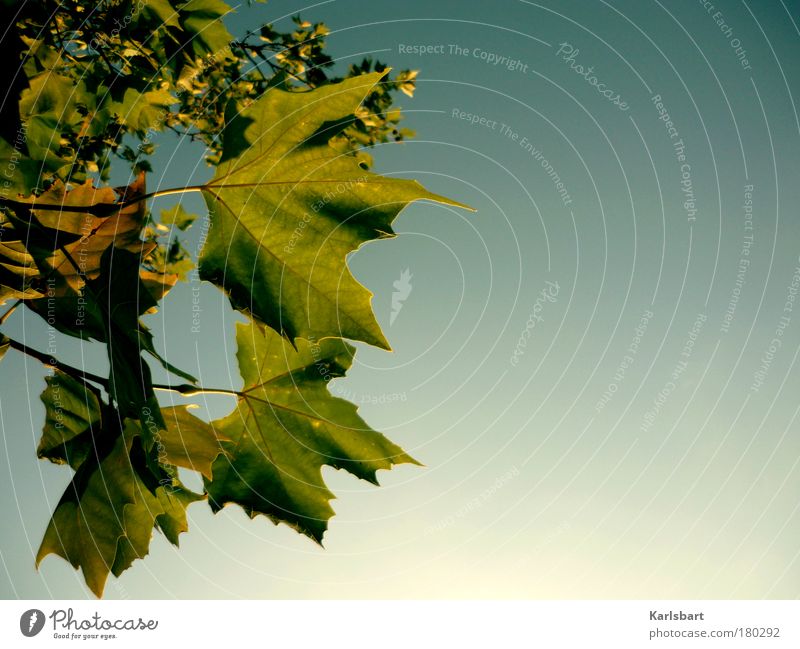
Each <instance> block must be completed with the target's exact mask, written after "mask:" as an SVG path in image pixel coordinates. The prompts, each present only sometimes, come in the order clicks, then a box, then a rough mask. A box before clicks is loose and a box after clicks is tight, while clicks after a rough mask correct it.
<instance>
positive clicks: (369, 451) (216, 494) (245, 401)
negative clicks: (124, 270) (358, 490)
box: [206, 324, 418, 542]
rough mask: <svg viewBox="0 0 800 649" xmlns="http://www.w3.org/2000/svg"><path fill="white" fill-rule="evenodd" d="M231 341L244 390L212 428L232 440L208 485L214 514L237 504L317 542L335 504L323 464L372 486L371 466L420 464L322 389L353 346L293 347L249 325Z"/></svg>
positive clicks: (347, 361) (343, 367) (340, 370)
mask: <svg viewBox="0 0 800 649" xmlns="http://www.w3.org/2000/svg"><path fill="white" fill-rule="evenodd" d="M236 340H237V344H238V351H237V359H238V362H239V370H240V372H241V374H242V378H243V379H244V388H243V390H242V392H241V394H240V397H239V400H238V403H237V407H236V409H235V410H234V411H233V412H232V413H231V414H229V415H228V416H227V417H225V418H223V419H221V420H218V421H215V422H212V425H213V426H214V428H215V429H216V430H217V431H219V432H220V433H222V434H223V435H225V436H226V437H228V438H230V440H231V442H230V443H229V444H227V445H226V451H227V454H226V455H225V456H220V457H219V458H218V459H217V460H216V462H214V465H213V466H212V475H213V477H212V479H211V480H208V481H206V491H207V492H208V496H209V503H210V505H211V507H212V509H214V510H218V509H220V508H222V507H223V506H224V505H225V504H226V503H236V504H238V505H240V506H241V507H242V508H244V510H245V511H246V512H247V513H248V514H250V516H253V517H254V516H256V515H257V514H264V515H265V516H267V517H268V518H269V519H271V520H272V521H273V522H274V523H276V524H277V523H279V522H283V523H286V524H288V525H289V526H291V527H293V528H295V529H296V530H298V531H299V532H302V533H304V534H306V535H308V536H310V537H311V538H313V539H314V540H316V541H317V542H321V541H322V536H323V534H324V532H325V530H326V528H327V524H328V519H329V518H330V517H331V516H332V515H333V509H332V508H331V506H330V502H329V501H330V500H331V499H332V498H333V497H334V496H333V494H332V493H331V492H330V491H329V490H328V488H327V486H326V485H325V482H324V481H323V479H322V467H323V466H324V465H328V466H331V467H334V468H337V469H345V470H347V471H349V472H350V473H352V474H353V475H355V476H357V477H359V478H362V479H364V480H368V481H370V482H372V483H374V484H377V479H376V472H377V471H378V469H390V468H391V467H392V466H393V465H395V464H402V463H412V464H418V463H417V462H416V460H414V459H413V458H411V457H410V456H409V455H407V454H406V453H405V452H404V451H403V450H402V449H401V448H400V447H398V446H397V445H395V444H393V443H392V442H390V441H389V440H388V439H386V438H385V437H384V436H383V435H381V434H380V433H377V432H375V431H374V430H372V429H371V428H370V427H369V426H368V425H367V424H366V423H364V421H363V420H362V419H361V417H359V416H358V413H357V408H356V406H355V405H354V404H352V403H350V402H349V401H345V400H344V399H339V398H336V397H334V396H332V395H331V394H330V392H329V391H328V388H327V383H328V381H329V380H330V379H332V378H335V377H340V376H343V375H344V374H345V372H346V371H347V369H348V368H349V367H350V365H351V363H352V357H353V353H354V349H353V347H352V346H350V345H348V344H347V343H345V342H344V341H342V340H338V339H331V340H323V341H321V342H320V343H319V344H317V343H314V342H308V341H305V340H302V339H299V340H298V341H297V347H296V348H295V347H293V346H292V345H291V344H289V343H288V342H287V341H286V340H285V339H284V338H282V337H281V336H280V335H278V334H277V333H276V332H274V331H272V330H271V329H268V328H263V327H260V326H258V325H255V324H250V325H243V324H238V325H237V332H236Z"/></svg>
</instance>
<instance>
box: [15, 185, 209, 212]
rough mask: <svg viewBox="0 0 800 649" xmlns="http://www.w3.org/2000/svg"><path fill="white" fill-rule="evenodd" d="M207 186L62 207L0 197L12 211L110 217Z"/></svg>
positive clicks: (180, 188) (167, 190)
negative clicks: (142, 203) (122, 210)
mask: <svg viewBox="0 0 800 649" xmlns="http://www.w3.org/2000/svg"><path fill="white" fill-rule="evenodd" d="M205 188H206V186H205V185H190V186H188V187H175V188H172V189H161V190H159V191H155V192H150V193H149V194H142V195H141V196H133V197H132V198H128V199H125V200H122V201H120V202H118V203H95V204H94V205H61V204H59V203H37V202H36V200H33V201H30V202H29V201H17V200H14V199H11V198H4V197H0V205H4V206H6V207H10V208H11V209H27V210H54V211H57V212H79V213H81V214H93V215H95V216H110V215H111V214H113V213H114V212H117V211H119V210H121V209H123V208H125V207H128V206H130V205H135V204H136V203H141V202H142V201H147V200H150V199H151V198H158V197H159V196H171V195H173V194H185V193H188V192H199V191H202V190H203V189H205Z"/></svg>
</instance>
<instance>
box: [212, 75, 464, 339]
mask: <svg viewBox="0 0 800 649" xmlns="http://www.w3.org/2000/svg"><path fill="white" fill-rule="evenodd" d="M384 74H385V73H384V72H381V73H374V74H367V75H362V76H358V77H354V78H351V79H348V80H346V81H344V82H342V83H338V84H330V85H327V86H323V87H321V88H318V89H316V90H313V91H310V92H285V91H282V90H279V89H277V88H272V89H270V90H269V91H268V92H267V93H266V94H265V95H264V96H263V97H262V98H261V99H259V100H258V101H256V102H255V103H254V104H252V105H251V106H249V107H248V108H246V109H244V110H243V111H242V112H241V113H239V114H238V115H237V116H236V117H235V118H234V119H233V120H232V121H231V122H230V123H229V124H228V126H227V127H226V129H225V134H224V141H223V156H222V162H221V163H220V165H219V166H218V167H217V171H216V174H215V176H214V178H213V179H212V180H211V181H210V182H209V183H208V184H207V185H206V186H205V187H204V188H203V196H204V198H205V200H206V203H207V205H208V209H209V212H210V218H211V228H210V231H209V233H208V238H207V241H206V244H205V246H204V248H203V251H202V254H201V257H200V263H199V270H200V277H201V278H203V279H206V280H209V281H211V282H213V283H215V284H217V285H218V286H220V287H221V288H223V289H224V290H225V291H227V292H228V295H229V297H230V300H231V303H232V304H233V306H234V307H235V308H237V309H239V310H241V311H244V312H246V313H249V314H251V315H252V316H254V317H255V318H257V319H258V320H260V321H261V322H264V323H265V324H267V325H269V326H270V327H272V328H273V329H275V330H276V331H279V332H281V333H282V334H284V335H286V336H287V337H288V338H290V339H292V340H293V339H295V338H297V337H303V338H306V339H323V338H327V337H342V338H350V339H353V340H361V341H364V342H367V343H370V344H373V345H377V346H379V347H383V348H385V349H388V348H389V344H388V342H387V341H386V338H385V337H384V335H383V333H382V332H381V330H380V327H379V326H378V323H377V321H376V320H375V317H374V315H373V313H372V307H371V304H370V301H371V297H372V294H371V293H370V292H369V291H368V290H367V289H366V288H364V287H363V286H362V285H361V284H359V283H358V282H357V281H356V280H355V278H353V276H352V275H351V274H350V271H349V269H348V268H347V264H346V257H347V255H348V254H349V253H351V252H353V251H354V250H356V249H357V248H358V247H359V246H361V245H362V244H363V243H365V242H367V241H370V240H372V239H384V238H388V237H392V236H394V232H393V231H392V226H391V224H392V221H393V220H394V219H395V217H396V216H397V214H398V213H399V212H400V211H401V210H402V209H403V208H404V207H405V206H406V205H408V204H409V203H411V202H412V201H416V200H420V199H427V200H430V201H436V202H440V203H445V204H448V205H456V206H460V207H465V206H463V205H460V204H459V203H456V202H454V201H451V200H449V199H447V198H443V197H441V196H438V195H436V194H433V193H431V192H429V191H427V190H426V189H425V188H423V187H422V185H420V184H419V183H417V182H416V181H414V180H405V179H399V178H387V177H383V176H379V175H376V174H373V173H370V172H368V171H366V170H364V169H363V168H362V167H361V166H359V164H358V161H357V159H356V158H355V157H354V156H351V155H346V154H345V153H343V152H342V149H341V147H339V146H336V139H335V138H334V136H336V135H337V134H339V133H340V132H341V131H342V129H343V128H345V127H346V126H347V125H348V124H349V123H351V122H352V115H353V113H354V112H355V111H356V109H357V108H358V107H359V105H360V103H361V101H362V100H363V99H364V97H365V96H366V95H367V94H368V93H369V92H370V90H371V89H372V88H373V87H374V86H375V85H376V84H377V83H379V81H380V79H381V77H382V76H383V75H384ZM332 139H333V141H332Z"/></svg>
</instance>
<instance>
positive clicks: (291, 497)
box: [0, 0, 454, 595]
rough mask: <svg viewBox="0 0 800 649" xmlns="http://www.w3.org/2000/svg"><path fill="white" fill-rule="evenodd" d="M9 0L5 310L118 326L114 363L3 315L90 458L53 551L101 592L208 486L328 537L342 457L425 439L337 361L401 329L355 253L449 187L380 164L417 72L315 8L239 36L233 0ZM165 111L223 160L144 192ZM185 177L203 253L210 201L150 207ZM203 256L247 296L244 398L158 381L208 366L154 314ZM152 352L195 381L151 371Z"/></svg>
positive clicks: (60, 439)
mask: <svg viewBox="0 0 800 649" xmlns="http://www.w3.org/2000/svg"><path fill="white" fill-rule="evenodd" d="M4 5H5V7H4V11H5V12H6V14H7V15H10V16H12V21H13V29H12V30H10V31H9V32H8V34H7V36H6V38H4V39H3V41H2V52H3V54H4V60H5V61H6V66H5V68H6V70H7V72H6V74H7V75H8V78H7V79H5V81H6V84H5V87H7V88H9V89H10V90H9V91H8V93H7V94H6V97H5V99H4V101H3V104H2V120H0V138H2V139H0V167H2V169H3V174H2V187H1V188H0V227H1V228H2V229H0V301H1V302H6V303H7V304H8V305H9V306H8V309H7V311H6V313H5V314H4V315H3V316H2V320H0V322H5V320H6V318H7V317H9V316H10V315H11V313H12V312H13V311H14V309H16V308H18V307H20V306H21V305H24V307H25V308H29V309H31V310H32V311H34V312H35V313H37V314H39V315H40V316H41V317H43V318H44V319H45V320H46V321H47V322H48V324H50V325H51V326H53V327H55V328H57V329H58V330H60V331H61V332H63V333H65V334H68V335H71V336H75V337H78V338H80V339H83V340H85V341H99V342H101V343H104V344H105V345H106V346H107V349H108V358H109V364H110V372H109V374H108V376H98V375H96V374H92V373H90V372H88V371H86V370H84V369H78V368H73V367H70V366H68V365H65V364H63V363H61V362H59V361H58V360H57V359H53V358H50V356H49V354H45V353H43V352H41V351H37V350H35V349H32V348H30V347H28V346H26V345H25V344H23V343H21V342H19V341H16V340H12V339H10V338H7V337H5V336H3V337H2V338H0V357H2V355H3V354H5V353H6V351H7V350H9V349H14V350H17V351H19V352H23V353H25V354H28V355H29V356H32V357H34V358H36V359H38V360H40V361H42V362H43V363H45V364H47V365H48V366H50V367H51V368H52V370H53V373H52V375H51V376H48V378H47V385H46V388H45V390H44V392H43V393H42V395H41V399H42V402H43V404H44V406H45V411H46V419H45V426H44V430H43V433H42V437H41V442H40V444H39V448H38V454H39V457H41V458H46V459H48V460H50V461H53V462H57V463H65V464H68V465H69V466H70V467H71V468H72V469H73V470H74V472H75V474H74V477H73V479H72V482H71V484H70V485H69V487H68V488H67V490H66V491H65V493H64V495H63V497H62V498H61V501H60V502H59V503H58V505H57V507H56V509H55V512H54V513H53V517H52V520H51V522H50V525H49V526H48V528H47V531H46V533H45V536H44V539H43V541H42V545H41V548H40V550H39V555H38V560H41V558H43V557H44V556H46V555H47V554H50V553H54V554H58V555H60V556H62V557H64V558H65V559H66V560H68V561H69V562H71V563H72V565H73V566H75V567H76V568H78V567H79V568H81V569H82V571H83V574H84V577H85V579H86V582H87V584H88V585H89V587H90V588H91V589H92V591H93V592H94V593H96V594H97V595H100V594H101V593H102V591H103V588H104V585H105V582H106V579H107V577H108V574H109V573H113V574H114V575H119V574H120V573H121V572H122V571H124V570H125V569H127V568H128V567H129V566H130V565H131V563H132V562H133V561H134V560H135V559H136V558H139V557H142V556H144V555H145V554H146V553H147V551H148V547H149V543H150V538H151V536H152V533H153V530H154V529H156V530H159V531H160V532H161V533H163V534H164V536H165V537H166V538H167V539H169V540H170V541H171V542H173V543H175V544H177V542H178V535H179V534H180V533H181V532H183V531H185V530H186V529H187V522H186V507H187V506H188V505H189V504H191V503H193V502H195V501H199V500H205V499H207V500H208V501H209V504H210V506H211V507H212V509H213V510H217V509H219V508H220V507H222V506H224V505H225V504H227V503H235V504H238V505H240V506H241V507H243V508H244V509H245V511H247V512H248V513H249V514H251V515H252V516H255V515H257V514H263V515H265V516H267V517H268V518H270V519H271V520H273V521H274V522H276V523H277V522H283V523H286V524H289V525H291V526H292V527H294V528H295V529H297V530H298V531H300V532H302V533H304V534H307V535H308V536H310V537H312V538H313V539H315V540H317V541H320V540H321V538H322V535H323V533H324V531H325V529H326V526H327V521H328V519H329V518H330V516H331V515H332V513H333V510H332V509H331V507H330V504H329V500H330V499H331V498H332V494H331V493H330V492H329V491H328V489H327V487H326V486H325V483H324V482H323V480H322V474H321V467H322V466H323V465H329V466H333V467H336V468H342V469H345V470H347V471H349V472H351V473H353V474H354V475H356V476H358V477H360V478H363V479H366V480H370V481H373V482H375V480H376V471H377V470H378V469H387V468H391V466H392V465H393V464H397V463H402V462H414V460H413V459H412V458H411V457H410V456H408V455H406V454H405V453H404V452H403V451H402V450H401V449H400V448H399V447H397V446H396V445H394V444H393V443H392V442H390V441H389V440H387V439H386V438H385V437H384V436H383V435H381V434H379V433H377V432H375V431H373V430H372V429H370V428H369V426H367V424H366V423H365V422H364V421H363V420H362V419H361V418H360V417H359V416H358V414H357V412H356V408H355V406H354V405H352V404H350V403H349V402H347V401H344V400H342V399H338V398H335V397H333V396H332V395H331V394H330V392H329V391H328V386H327V383H328V381H329V380H331V379H332V378H335V377H340V376H343V375H344V373H345V372H346V371H347V369H348V368H349V366H350V365H351V363H352V358H353V354H354V349H353V347H352V346H351V345H348V344H347V343H345V342H344V341H343V340H342V339H343V338H349V339H353V340H360V341H364V342H367V343H370V344H374V345H378V346H380V347H385V348H388V342H387V341H386V339H385V338H384V336H383V334H382V332H381V330H380V327H379V326H378V323H377V322H376V320H375V318H374V316H373V314H372V310H371V307H370V295H369V293H368V292H367V291H366V289H364V288H363V287H362V286H361V285H360V284H359V283H358V282H357V281H356V280H355V279H354V278H353V277H352V276H351V274H350V272H349V270H348V269H347V265H346V256H347V254H349V253H350V252H352V251H353V250H355V249H356V248H358V247H359V246H360V245H361V244H363V243H364V242H366V241H369V240H373V239H380V238H386V237H389V236H393V233H392V227H391V223H392V221H393V220H394V218H395V217H396V216H397V214H398V213H399V211H400V210H401V209H402V208H403V207H404V206H406V205H407V204H408V203H409V202H411V201H415V200H418V199H430V200H435V201H440V202H448V203H451V202H450V201H447V199H443V198H441V197H439V196H436V195H434V194H431V193H429V192H427V191H426V190H424V189H423V188H422V187H421V186H420V185H419V184H417V183H416V182H414V181H410V180H401V179H389V178H384V177H381V176H378V175H376V174H374V173H372V172H371V171H369V167H370V166H371V160H370V158H369V156H368V155H367V154H366V153H365V152H364V148H365V147H369V146H371V145H373V144H375V143H379V142H387V141H392V140H401V139H403V138H404V137H407V136H408V135H410V134H411V133H410V132H409V131H406V130H404V129H402V128H400V127H399V122H400V119H401V115H400V112H399V109H397V108H396V107H395V106H394V105H393V99H394V94H395V91H402V92H404V93H405V94H407V95H409V96H410V95H412V94H413V91H414V79H415V76H416V75H415V72H413V71H403V72H400V73H399V74H397V75H395V76H389V73H388V71H387V70H385V68H384V66H383V65H382V64H381V63H379V62H372V61H370V60H364V61H363V62H361V63H359V64H357V65H353V66H351V67H350V68H349V70H347V72H346V74H345V75H344V76H343V77H337V76H335V75H334V74H333V73H332V70H333V68H334V65H333V61H332V59H331V58H330V57H329V55H328V54H327V53H326V51H325V37H326V34H327V29H326V27H325V25H323V24H320V23H316V24H312V23H309V22H306V21H304V20H302V19H301V18H299V17H296V18H294V29H293V30H292V31H290V32H280V31H278V30H277V29H276V28H275V27H274V26H273V25H264V26H263V27H261V29H260V30H258V31H255V32H253V33H248V34H246V35H245V36H244V37H243V38H241V39H234V38H233V37H232V36H231V34H229V33H228V31H227V29H226V27H225V25H224V23H223V21H222V18H223V17H224V16H225V15H226V14H227V13H228V12H229V11H231V9H230V7H229V6H228V5H226V4H225V3H224V2H222V1H221V0H188V2H176V1H174V0H135V1H131V0H117V1H113V0H112V1H109V2H101V3H93V2H88V1H87V0H64V1H61V2H55V1H53V0H45V1H42V2H9V1H6V2H4ZM170 131H171V132H174V133H175V134H176V135H177V136H178V137H187V138H191V139H192V140H194V141H199V142H201V143H202V144H203V145H204V147H205V151H206V159H207V162H208V163H209V164H211V165H213V166H214V167H215V174H214V176H213V178H212V179H211V180H210V181H208V182H207V183H205V184H203V185H201V186H193V187H185V188H176V190H170V191H159V192H153V193H148V191H147V189H146V177H147V173H148V172H150V171H151V163H150V161H149V156H150V155H151V154H152V153H153V151H154V148H155V146H156V145H157V143H158V142H159V141H164V138H168V137H169V133H168V132H170ZM112 165H127V166H129V167H130V170H131V174H130V178H131V180H130V182H129V183H128V184H127V185H126V186H124V187H118V188H112V187H109V186H108V185H107V181H108V178H109V175H110V172H111V169H112ZM115 169H116V167H115ZM174 191H199V192H201V193H202V195H203V197H204V199H205V202H206V204H207V206H208V218H209V219H210V223H209V225H210V227H209V233H208V237H207V240H206V241H205V244H204V247H203V249H202V252H201V254H200V258H199V260H195V259H192V258H191V256H190V255H189V254H188V253H187V251H186V250H184V248H183V247H182V246H181V243H180V242H179V241H178V239H177V238H176V236H175V233H176V231H185V230H186V229H188V228H190V227H192V223H193V221H194V220H195V216H194V215H191V214H188V213H186V212H185V211H184V210H183V209H182V208H181V207H180V206H177V207H175V208H172V209H170V210H162V211H161V213H160V217H156V215H155V214H152V213H151V212H150V211H149V205H150V203H151V202H152V201H153V199H156V198H157V197H158V196H160V195H162V194H165V193H174ZM451 204H454V203H451ZM198 261H199V266H198V268H197V271H196V272H198V273H199V277H200V278H201V279H204V280H207V281H209V282H211V283H213V284H216V285H217V286H219V287H220V288H221V289H222V290H224V291H225V292H226V294H227V295H228V297H229V298H230V301H231V304H232V306H233V307H234V308H236V309H238V310H239V311H241V312H242V313H244V314H245V315H247V316H248V318H249V319H250V324H248V325H244V326H240V327H239V328H238V331H237V345H238V362H239V367H240V371H241V374H242V377H243V379H244V388H243V389H242V390H240V391H236V390H224V389H223V390H222V391H223V392H227V393H228V394H230V395H231V397H232V398H235V400H236V405H235V407H234V409H233V411H232V412H231V413H230V414H229V415H228V416H226V417H224V418H222V419H221V420H219V421H215V422H211V423H210V424H208V423H206V422H203V421H201V420H200V419H198V418H197V417H195V416H194V415H192V414H191V413H190V412H189V410H188V409H186V408H174V407H173V408H162V407H161V406H160V405H159V402H158V400H157V399H156V394H155V391H156V390H172V391H175V392H178V393H180V394H183V395H191V394H196V393H200V392H203V391H204V389H205V388H204V387H203V386H199V385H197V381H196V380H195V379H194V377H192V376H191V375H189V374H188V373H186V372H184V371H182V370H180V369H179V368H177V367H174V366H173V365H172V364H170V363H169V362H168V361H167V359H166V358H165V353H163V352H162V351H159V350H158V349H157V346H156V343H155V341H154V338H153V336H152V335H151V333H150V332H149V331H148V329H147V327H146V326H145V325H144V323H143V322H142V320H141V317H142V316H143V315H144V314H147V313H151V312H153V311H154V310H155V309H156V308H157V306H158V303H159V301H160V300H162V299H163V298H164V297H165V296H166V295H167V293H168V292H169V290H170V289H171V288H172V287H173V286H174V285H175V284H176V283H177V282H178V281H181V280H185V279H186V278H187V277H188V275H189V273H190V272H195V271H193V268H194V266H195V263H196V262H198ZM144 354H146V356H148V357H149V358H150V359H151V360H155V361H156V362H158V363H161V364H162V365H163V367H164V368H166V370H168V371H169V372H170V373H172V374H173V375H175V376H176V377H177V379H176V382H175V383H172V384H169V385H154V383H153V380H152V377H151V371H150V368H149V366H148V361H147V360H145V357H144V356H143V355H144ZM215 391H219V389H218V388H217V387H216V386H215ZM179 467H182V468H186V469H190V470H194V471H197V472H198V473H200V474H201V475H202V476H203V480H204V490H203V493H194V492H192V491H191V490H189V489H187V488H186V487H185V486H184V485H183V484H181V481H180V480H179V477H178V468H179Z"/></svg>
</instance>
